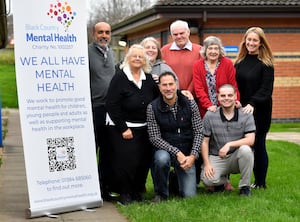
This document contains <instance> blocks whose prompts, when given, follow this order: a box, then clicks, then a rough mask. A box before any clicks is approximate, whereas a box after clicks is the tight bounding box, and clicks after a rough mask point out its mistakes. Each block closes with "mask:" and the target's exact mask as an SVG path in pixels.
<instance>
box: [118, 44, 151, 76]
mask: <svg viewBox="0 0 300 222" xmlns="http://www.w3.org/2000/svg"><path fill="white" fill-rule="evenodd" d="M133 49H140V50H142V51H143V59H144V61H145V64H144V65H143V67H142V69H143V71H144V72H145V73H150V72H151V65H150V61H149V58H148V56H147V54H146V51H145V48H144V47H143V46H142V45H140V44H133V45H132V46H131V47H130V48H129V50H128V52H127V54H126V56H125V58H124V61H123V63H122V64H121V65H120V68H121V69H122V68H124V67H125V66H128V65H129V58H130V57H131V56H132V51H133Z"/></svg>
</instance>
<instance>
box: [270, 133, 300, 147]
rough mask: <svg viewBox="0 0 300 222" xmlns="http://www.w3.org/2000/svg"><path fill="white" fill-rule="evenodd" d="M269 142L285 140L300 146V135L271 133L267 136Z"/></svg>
mask: <svg viewBox="0 0 300 222" xmlns="http://www.w3.org/2000/svg"><path fill="white" fill-rule="evenodd" d="M267 139H269V140H285V141H289V142H292V143H296V144H299V145H300V133H293V132H291V133H286V132H284V133H269V134H268V135H267Z"/></svg>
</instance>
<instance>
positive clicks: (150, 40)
mask: <svg viewBox="0 0 300 222" xmlns="http://www.w3.org/2000/svg"><path fill="white" fill-rule="evenodd" d="M147 42H153V43H154V44H155V45H156V48H157V57H156V59H162V56H161V51H160V44H159V42H158V41H157V40H156V39H155V38H154V37H147V38H144V39H143V41H141V43H140V44H141V45H142V46H143V47H145V45H146V44H147Z"/></svg>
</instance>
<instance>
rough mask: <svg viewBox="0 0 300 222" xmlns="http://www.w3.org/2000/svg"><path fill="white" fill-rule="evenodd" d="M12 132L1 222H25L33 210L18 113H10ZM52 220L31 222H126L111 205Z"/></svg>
mask: <svg viewBox="0 0 300 222" xmlns="http://www.w3.org/2000/svg"><path fill="white" fill-rule="evenodd" d="M7 128H8V133H7V135H6V137H5V140H4V141H3V146H4V148H3V156H2V159H3V164H2V166H1V167H0V222H21V221H29V220H27V219H25V209H27V208H29V200H28V192H27V184H26V175H25V163H24V154H23V145H22V137H21V129H20V121H19V112H18V110H9V114H8V127H7ZM58 216H59V217H58V218H57V219H53V218H48V217H39V218H33V219H31V220H30V222H47V221H51V222H53V221H55V222H62V221H63V222H67V221H70V222H79V221H80V222H82V221H84V222H96V221H97V222H126V221H127V220H126V218H125V217H124V216H122V215H121V214H120V213H119V212H118V210H117V208H116V207H115V206H114V205H113V204H112V203H109V202H104V204H103V207H101V208H97V209H95V211H94V212H85V211H76V212H71V213H64V214H60V215H58Z"/></svg>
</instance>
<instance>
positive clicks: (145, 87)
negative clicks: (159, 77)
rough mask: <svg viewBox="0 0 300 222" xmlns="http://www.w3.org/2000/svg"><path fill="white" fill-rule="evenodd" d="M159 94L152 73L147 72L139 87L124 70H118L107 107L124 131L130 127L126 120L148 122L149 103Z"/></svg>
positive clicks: (111, 84)
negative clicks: (147, 110)
mask: <svg viewBox="0 0 300 222" xmlns="http://www.w3.org/2000/svg"><path fill="white" fill-rule="evenodd" d="M158 95H159V90H158V86H157V84H156V83H155V82H154V80H153V78H152V76H151V75H150V74H146V80H143V81H142V87H141V89H139V88H138V87H137V86H136V84H134V83H133V82H132V81H130V80H129V79H128V78H127V76H126V74H125V73H124V72H123V70H117V71H116V74H115V75H114V77H113V79H112V80H111V83H110V86H109V89H108V95H107V102H106V108H107V111H108V113H109V116H110V118H111V119H112V121H113V122H114V124H115V126H116V127H117V128H118V130H119V131H120V132H124V131H126V130H127V128H128V127H127V125H126V123H125V121H127V122H132V123H145V122H146V109H147V105H148V104H149V103H150V102H151V101H152V100H154V99H155V98H156V97H157V96H158Z"/></svg>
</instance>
